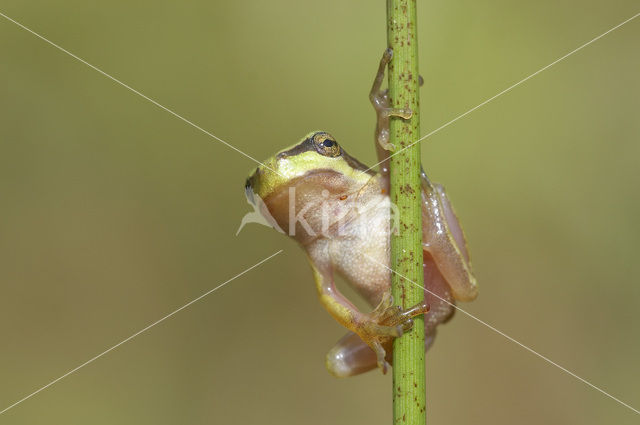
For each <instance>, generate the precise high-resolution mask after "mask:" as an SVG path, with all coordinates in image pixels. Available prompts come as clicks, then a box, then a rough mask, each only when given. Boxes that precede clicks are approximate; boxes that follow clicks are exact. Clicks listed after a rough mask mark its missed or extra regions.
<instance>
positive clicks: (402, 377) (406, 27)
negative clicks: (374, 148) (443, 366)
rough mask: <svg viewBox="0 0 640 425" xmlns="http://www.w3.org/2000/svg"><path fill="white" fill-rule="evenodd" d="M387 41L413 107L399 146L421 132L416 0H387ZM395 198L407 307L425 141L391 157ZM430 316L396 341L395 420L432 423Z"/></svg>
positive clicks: (395, 91)
mask: <svg viewBox="0 0 640 425" xmlns="http://www.w3.org/2000/svg"><path fill="white" fill-rule="evenodd" d="M387 40H388V44H389V47H391V48H392V49H393V59H392V60H391V63H390V64H389V97H390V101H391V106H392V107H394V108H410V109H411V110H412V111H413V116H412V117H411V119H409V120H403V119H402V118H392V119H391V123H390V125H391V130H390V141H391V143H392V144H394V145H395V148H396V151H397V150H399V149H402V148H404V147H405V146H408V145H410V144H411V143H413V142H414V141H416V140H418V138H419V137H420V118H419V111H420V98H419V91H418V90H419V73H418V40H417V26H416V0H387ZM390 195H391V201H392V202H393V203H395V205H396V206H397V207H398V212H399V220H398V227H397V228H398V232H397V233H396V234H394V235H392V237H391V267H392V269H393V270H394V271H396V272H397V273H392V279H391V285H392V294H393V297H394V299H395V302H396V303H398V304H399V305H402V306H403V307H404V308H408V307H411V306H413V305H415V304H416V303H418V302H420V301H421V300H422V299H423V298H424V291H423V290H422V288H419V287H417V286H416V285H414V284H413V283H411V282H410V281H409V280H407V279H404V278H403V277H401V276H405V277H407V278H408V279H410V280H412V281H414V282H416V283H418V284H419V285H422V284H423V270H422V213H421V185H420V144H419V143H418V144H415V145H413V146H411V147H410V148H408V149H406V150H404V151H402V152H400V153H399V154H397V155H395V156H393V157H392V158H391V190H390ZM424 357H425V353H424V318H423V317H416V318H415V319H414V325H413V329H412V330H411V331H410V332H407V333H406V334H405V335H403V336H402V337H401V338H397V339H396V340H395V341H394V343H393V422H394V424H405V423H406V424H410V425H424V424H425V423H426V393H425V360H424Z"/></svg>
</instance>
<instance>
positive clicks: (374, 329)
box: [356, 292, 429, 373]
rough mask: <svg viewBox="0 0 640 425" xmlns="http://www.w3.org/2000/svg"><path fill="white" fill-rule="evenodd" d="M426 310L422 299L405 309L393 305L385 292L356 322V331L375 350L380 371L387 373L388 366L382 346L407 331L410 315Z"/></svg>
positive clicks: (426, 305)
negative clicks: (367, 312) (376, 304)
mask: <svg viewBox="0 0 640 425" xmlns="http://www.w3.org/2000/svg"><path fill="white" fill-rule="evenodd" d="M428 311H429V305H428V304H427V303H426V302H424V301H422V302H420V303H418V304H416V305H415V306H413V307H411V308H409V309H406V310H404V309H402V307H400V306H394V305H393V297H392V296H391V293H390V292H385V294H384V295H383V297H382V300H381V301H380V304H378V306H377V307H376V308H375V309H374V310H373V311H372V312H371V313H369V314H367V315H365V317H366V319H365V320H364V321H362V322H360V323H358V326H357V329H356V333H357V334H358V335H359V336H360V338H361V339H362V340H363V341H364V342H366V343H367V345H369V347H371V349H372V350H373V351H374V352H375V354H376V359H377V363H378V367H379V368H380V369H381V370H382V373H387V370H388V368H389V363H388V362H387V361H386V359H385V357H386V351H385V349H384V347H383V346H384V345H385V344H386V343H387V342H389V341H390V340H391V339H393V338H398V337H400V336H402V334H403V333H404V332H407V331H409V330H410V329H411V328H412V327H413V320H412V317H415V316H419V315H421V314H425V313H427V312H428Z"/></svg>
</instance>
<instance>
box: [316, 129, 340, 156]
mask: <svg viewBox="0 0 640 425" xmlns="http://www.w3.org/2000/svg"><path fill="white" fill-rule="evenodd" d="M313 141H314V144H315V145H316V150H317V151H318V153H319V154H321V155H324V156H329V157H336V156H340V146H338V142H336V141H335V140H334V139H333V137H332V136H331V135H329V134H327V133H317V134H316V135H314V136H313Z"/></svg>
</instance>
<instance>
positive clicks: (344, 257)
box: [329, 194, 391, 306]
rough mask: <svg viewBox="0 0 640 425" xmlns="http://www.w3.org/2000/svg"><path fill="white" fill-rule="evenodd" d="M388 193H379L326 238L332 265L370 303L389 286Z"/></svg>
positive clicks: (376, 302) (375, 303)
mask: <svg viewBox="0 0 640 425" xmlns="http://www.w3.org/2000/svg"><path fill="white" fill-rule="evenodd" d="M389 204H390V201H389V197H388V196H385V195H382V194H381V195H379V196H377V197H376V199H374V200H373V201H372V202H371V203H369V207H368V208H364V209H363V210H362V211H360V210H359V212H358V214H357V216H356V217H355V218H354V219H352V220H350V221H349V222H348V223H345V224H344V225H342V226H341V227H340V229H339V230H338V233H339V234H338V235H336V236H335V237H334V238H332V239H331V240H330V241H329V252H330V258H331V263H332V266H333V269H334V270H335V271H336V272H337V273H339V274H340V275H341V276H342V277H344V278H345V279H346V280H347V281H348V282H349V283H350V284H351V286H353V288H354V289H355V290H356V291H357V292H358V293H359V294H360V295H362V296H363V297H364V298H365V299H366V300H367V301H368V302H369V303H370V304H371V305H372V306H375V305H377V304H378V302H379V301H380V299H381V297H382V294H383V293H384V292H385V291H387V290H388V289H389V287H390V286H391V272H390V271H389V269H388V268H387V267H389V261H390V248H389V246H390V245H389V231H390V229H389V217H390V214H389V211H390V210H389Z"/></svg>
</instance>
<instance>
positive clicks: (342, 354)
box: [326, 332, 391, 378]
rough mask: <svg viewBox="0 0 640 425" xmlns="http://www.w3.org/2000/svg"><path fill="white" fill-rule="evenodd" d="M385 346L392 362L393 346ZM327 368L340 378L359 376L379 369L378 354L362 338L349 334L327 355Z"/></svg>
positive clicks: (388, 358) (388, 357)
mask: <svg viewBox="0 0 640 425" xmlns="http://www.w3.org/2000/svg"><path fill="white" fill-rule="evenodd" d="M387 345H388V346H385V347H384V349H385V352H386V353H387V356H386V357H387V361H389V363H391V362H390V360H391V359H390V357H391V344H387ZM326 366H327V370H328V371H329V373H331V374H332V375H333V376H335V377H338V378H344V377H347V376H353V375H359V374H361V373H364V372H368V371H370V370H373V369H375V368H377V367H378V359H377V356H376V353H375V352H374V351H373V350H372V349H371V347H369V346H368V345H367V344H366V343H365V342H364V341H363V340H362V339H360V337H359V336H358V335H357V334H355V333H353V332H348V333H347V334H346V335H345V336H343V337H342V338H340V340H339V341H338V342H337V343H336V345H335V346H333V348H332V349H331V350H329V352H328V353H327V358H326Z"/></svg>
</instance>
